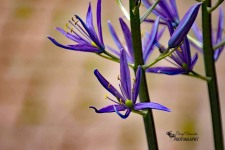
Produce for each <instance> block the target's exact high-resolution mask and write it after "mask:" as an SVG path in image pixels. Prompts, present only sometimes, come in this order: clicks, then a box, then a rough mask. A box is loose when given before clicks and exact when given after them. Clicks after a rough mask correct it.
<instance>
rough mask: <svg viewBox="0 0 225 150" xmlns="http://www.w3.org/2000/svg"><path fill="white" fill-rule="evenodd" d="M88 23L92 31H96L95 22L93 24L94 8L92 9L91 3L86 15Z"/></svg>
mask: <svg viewBox="0 0 225 150" xmlns="http://www.w3.org/2000/svg"><path fill="white" fill-rule="evenodd" d="M86 25H87V27H88V28H89V30H91V31H92V32H94V31H95V29H94V24H93V15H92V9H91V3H89V7H88V11H87V15H86Z"/></svg>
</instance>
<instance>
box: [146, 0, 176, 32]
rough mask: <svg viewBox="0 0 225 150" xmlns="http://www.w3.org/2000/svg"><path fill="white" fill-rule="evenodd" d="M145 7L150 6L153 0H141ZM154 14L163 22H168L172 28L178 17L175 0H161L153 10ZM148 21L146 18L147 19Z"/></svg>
mask: <svg viewBox="0 0 225 150" xmlns="http://www.w3.org/2000/svg"><path fill="white" fill-rule="evenodd" d="M142 3H143V4H144V5H145V7H146V8H150V7H151V6H152V5H153V2H151V1H150V0H142ZM153 13H154V14H155V15H156V16H160V17H161V18H162V20H163V21H164V22H165V24H168V23H169V24H170V25H169V26H172V27H173V28H175V27H177V26H178V24H179V22H180V19H179V14H178V11H177V5H176V0H161V1H159V3H158V5H157V6H156V7H155V9H154V10H153ZM147 21H148V20H147Z"/></svg>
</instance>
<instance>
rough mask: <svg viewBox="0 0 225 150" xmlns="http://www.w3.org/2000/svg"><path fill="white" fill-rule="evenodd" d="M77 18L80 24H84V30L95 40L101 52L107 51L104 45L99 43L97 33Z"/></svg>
mask: <svg viewBox="0 0 225 150" xmlns="http://www.w3.org/2000/svg"><path fill="white" fill-rule="evenodd" d="M75 17H76V18H77V19H78V20H79V21H80V23H81V24H82V26H83V27H84V29H85V30H86V31H87V33H88V35H89V36H90V38H91V39H92V40H93V42H94V43H95V44H96V45H97V46H98V47H99V48H100V49H101V52H102V51H103V50H104V49H105V47H104V45H102V44H101V43H99V40H98V37H97V35H96V33H95V32H93V31H92V30H90V29H89V28H88V27H87V25H86V24H85V23H84V21H83V20H82V19H81V18H80V17H79V16H77V15H75Z"/></svg>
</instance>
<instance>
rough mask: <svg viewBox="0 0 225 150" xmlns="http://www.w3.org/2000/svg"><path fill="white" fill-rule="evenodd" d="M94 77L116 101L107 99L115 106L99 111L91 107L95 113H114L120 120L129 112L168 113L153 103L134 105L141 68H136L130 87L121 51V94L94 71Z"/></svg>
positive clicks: (129, 78)
mask: <svg viewBox="0 0 225 150" xmlns="http://www.w3.org/2000/svg"><path fill="white" fill-rule="evenodd" d="M94 74H95V76H96V77H97V79H98V80H99V82H100V83H101V84H102V86H103V87H104V88H105V89H106V90H108V91H109V92H110V93H111V94H112V95H113V96H115V98H116V100H113V99H111V98H109V97H107V99H109V100H110V101H112V102H114V103H115V104H112V105H108V106H106V107H103V108H101V109H97V108H95V107H93V106H91V107H90V108H93V109H94V110H95V112H96V113H112V112H116V113H117V114H118V115H119V116H120V117H121V118H123V119H125V118H127V117H128V116H129V114H130V113H131V111H142V110H146V109H158V110H163V111H168V112H169V111H170V110H169V109H168V108H167V107H165V106H163V105H160V104H158V103H153V102H144V103H136V101H137V97H138V93H139V89H140V82H141V75H142V67H141V66H138V69H137V72H136V79H134V83H133V87H131V77H130V71H129V67H128V63H127V57H126V53H125V51H123V50H122V51H121V53H120V77H121V78H120V85H119V86H120V90H121V93H120V92H118V91H117V90H116V88H115V87H114V86H113V85H111V84H110V83H109V82H108V81H107V80H106V79H105V78H104V77H103V76H102V75H101V74H100V73H99V71H98V70H97V69H96V70H95V71H94ZM120 111H126V112H125V114H122V113H121V112H120Z"/></svg>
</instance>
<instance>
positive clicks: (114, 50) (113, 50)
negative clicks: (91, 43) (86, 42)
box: [106, 46, 120, 59]
mask: <svg viewBox="0 0 225 150" xmlns="http://www.w3.org/2000/svg"><path fill="white" fill-rule="evenodd" d="M106 48H107V49H108V50H110V51H111V52H112V53H114V54H115V55H116V56H117V57H118V59H119V57H120V52H118V51H117V50H116V49H114V48H112V47H110V46H106Z"/></svg>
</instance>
